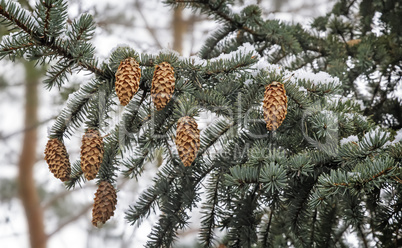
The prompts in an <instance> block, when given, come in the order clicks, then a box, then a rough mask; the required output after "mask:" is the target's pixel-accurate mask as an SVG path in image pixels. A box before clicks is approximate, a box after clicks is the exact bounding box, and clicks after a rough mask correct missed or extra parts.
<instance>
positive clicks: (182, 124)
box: [176, 116, 200, 166]
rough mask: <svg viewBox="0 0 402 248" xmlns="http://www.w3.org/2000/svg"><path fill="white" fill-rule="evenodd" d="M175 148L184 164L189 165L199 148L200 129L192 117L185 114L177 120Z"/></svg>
mask: <svg viewBox="0 0 402 248" xmlns="http://www.w3.org/2000/svg"><path fill="white" fill-rule="evenodd" d="M176 148H177V151H178V152H179V157H180V159H181V161H182V162H183V164H184V166H190V165H191V163H193V161H194V159H195V157H196V156H197V152H198V149H199V148H200V130H198V125H197V123H196V122H195V120H194V118H192V117H190V116H185V117H182V118H180V119H179V120H178V121H177V130H176Z"/></svg>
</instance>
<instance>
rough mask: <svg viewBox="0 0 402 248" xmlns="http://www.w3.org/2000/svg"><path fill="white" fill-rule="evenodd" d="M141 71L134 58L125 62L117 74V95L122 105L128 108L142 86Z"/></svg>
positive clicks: (121, 64)
mask: <svg viewBox="0 0 402 248" xmlns="http://www.w3.org/2000/svg"><path fill="white" fill-rule="evenodd" d="M140 79H141V69H140V65H139V64H138V63H137V61H136V60H135V59H134V58H127V59H125V60H123V61H122V62H121V63H120V65H119V68H118V69H117V72H116V83H115V84H116V87H115V89H116V93H117V96H118V97H119V101H120V103H121V105H123V106H126V105H127V104H128V103H129V102H130V100H131V99H132V98H133V96H134V95H135V94H136V93H137V91H138V88H139V86H140Z"/></svg>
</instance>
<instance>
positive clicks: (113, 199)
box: [92, 181, 117, 227]
mask: <svg viewBox="0 0 402 248" xmlns="http://www.w3.org/2000/svg"><path fill="white" fill-rule="evenodd" d="M116 204H117V194H116V190H115V188H114V187H113V186H112V185H111V184H110V183H109V182H108V181H101V182H100V184H99V186H98V190H97V191H96V193H95V199H94V206H93V209H92V225H94V226H96V227H101V226H102V225H103V224H105V222H106V221H107V220H108V219H110V217H112V216H113V215H114V210H115V209H116Z"/></svg>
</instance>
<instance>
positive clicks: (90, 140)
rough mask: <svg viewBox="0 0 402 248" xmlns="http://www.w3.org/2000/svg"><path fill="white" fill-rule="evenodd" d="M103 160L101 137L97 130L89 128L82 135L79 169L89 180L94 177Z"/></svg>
mask: <svg viewBox="0 0 402 248" xmlns="http://www.w3.org/2000/svg"><path fill="white" fill-rule="evenodd" d="M102 160H103V139H102V137H101V136H100V133H99V131H98V130H94V129H89V130H88V131H86V132H85V134H84V136H82V145H81V169H82V172H84V175H85V178H86V179H87V180H88V181H89V180H92V179H94V178H95V177H96V174H98V171H99V167H100V165H101V163H102Z"/></svg>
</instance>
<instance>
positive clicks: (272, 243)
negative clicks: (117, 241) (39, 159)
mask: <svg viewBox="0 0 402 248" xmlns="http://www.w3.org/2000/svg"><path fill="white" fill-rule="evenodd" d="M166 4H167V5H170V6H178V5H182V6H184V7H188V8H192V9H193V10H194V11H196V12H201V13H204V14H207V15H209V16H210V17H212V18H214V19H215V20H216V21H217V22H220V23H221V27H220V28H219V29H218V30H216V31H215V32H214V33H213V34H212V35H211V36H210V37H209V38H208V39H207V40H206V42H205V45H204V46H203V47H202V49H201V50H200V52H199V54H198V56H197V57H190V58H183V57H180V56H178V55H177V54H176V53H174V52H172V51H165V50H164V51H161V52H160V53H159V54H147V53H138V52H136V51H135V49H134V48H131V47H119V48H117V49H115V50H114V51H113V52H112V53H111V55H110V57H109V59H108V61H105V62H102V63H100V62H99V61H98V60H97V59H96V57H95V54H94V49H95V48H94V47H93V45H92V44H91V38H92V35H93V33H94V30H95V28H96V27H95V25H94V22H93V20H92V17H91V16H90V15H88V14H83V15H81V16H80V17H79V18H77V19H76V20H73V21H72V22H67V8H68V6H67V1H64V0H41V1H38V2H37V4H36V7H35V10H34V12H33V13H31V12H29V11H26V10H24V9H23V8H21V7H20V6H19V5H18V4H17V3H15V2H12V1H7V0H1V2H0V15H1V16H2V18H3V24H6V25H9V26H10V27H11V28H12V29H15V30H17V32H15V33H12V34H11V35H9V36H7V37H3V39H2V42H1V47H0V56H1V57H2V58H4V57H9V58H11V59H15V58H17V57H25V58H26V59H28V60H36V61H38V63H48V62H51V63H50V64H51V66H50V69H49V70H48V72H47V77H46V79H45V80H44V84H45V87H46V88H49V89H51V88H53V87H55V86H57V87H58V88H61V87H63V85H64V84H65V83H66V82H67V81H68V74H69V73H74V72H77V71H80V70H85V71H88V72H90V73H93V79H92V80H91V81H90V82H87V83H83V84H82V85H81V87H80V89H79V90H77V91H76V92H74V93H72V94H71V96H70V97H69V99H68V101H67V103H66V106H65V108H64V109H63V110H62V111H61V113H60V115H59V117H58V118H57V120H56V121H55V123H54V125H53V126H52V128H51V130H50V135H49V140H54V139H57V140H59V141H61V142H55V143H57V144H59V145H58V146H57V147H53V148H52V149H53V150H47V154H50V155H49V157H48V158H47V159H50V160H51V159H52V157H51V156H53V155H52V154H56V155H54V156H55V157H57V159H61V160H63V161H64V160H65V157H64V158H63V157H62V156H66V155H63V154H64V153H57V151H64V148H63V147H62V146H64V145H63V143H62V141H63V139H65V138H69V137H70V136H71V135H73V134H74V133H75V132H76V129H77V128H78V127H80V126H81V125H85V127H86V129H87V132H86V134H85V135H84V136H83V142H84V143H85V144H86V145H85V146H83V148H82V149H83V151H82V152H81V154H82V157H83V158H84V161H85V164H86V165H85V168H87V169H88V170H89V171H90V172H91V175H92V174H93V173H95V174H96V175H97V176H96V180H97V182H98V184H99V188H98V191H97V196H96V197H97V199H96V201H95V206H94V211H93V213H94V216H96V218H95V219H93V223H94V225H95V226H98V227H99V226H101V224H103V223H104V222H106V221H107V219H108V218H109V217H111V216H112V215H113V210H114V207H115V204H116V190H115V188H114V186H113V185H115V181H116V178H117V177H118V176H120V177H122V176H125V177H129V178H133V179H134V178H135V180H141V174H142V172H143V171H144V163H145V162H146V161H147V160H151V159H152V158H153V157H154V156H155V154H156V153H157V152H158V151H160V150H163V156H164V162H163V165H162V166H161V167H160V169H159V172H158V173H157V175H155V178H154V184H153V186H151V187H150V188H148V189H147V190H146V191H145V192H143V194H142V195H141V197H140V198H139V199H138V201H137V202H136V203H135V204H133V205H132V206H130V208H129V210H128V211H127V213H126V219H127V221H128V222H129V223H130V224H141V221H143V220H144V219H146V218H147V217H148V216H149V215H150V214H151V213H152V212H154V211H158V213H160V215H159V220H158V222H157V223H155V225H154V227H153V229H152V232H151V233H150V234H149V241H148V243H147V247H171V246H172V244H173V243H174V241H175V240H176V238H177V232H178V230H180V229H184V228H186V226H187V225H188V221H189V218H190V216H191V211H192V210H193V209H194V208H197V207H198V208H202V220H201V230H200V233H199V241H200V243H201V244H202V246H205V247H213V246H214V245H215V244H217V242H220V243H221V244H224V245H226V246H228V247H288V246H294V247H312V246H317V247H325V246H330V247H347V242H346V241H345V237H346V235H347V231H352V232H353V233H355V234H356V236H357V237H358V238H359V240H360V242H361V246H362V247H372V246H377V247H399V246H401V245H402V233H401V228H400V226H401V223H402V215H401V208H402V202H401V188H402V173H401V170H402V169H401V161H402V143H401V142H400V140H401V139H402V133H401V131H400V130H399V131H397V132H395V131H396V129H398V128H400V125H401V123H402V122H401V118H400V114H401V111H400V109H401V106H400V102H398V101H397V100H393V99H392V98H390V96H392V93H394V91H395V88H396V86H397V85H398V83H399V81H400V77H401V76H402V74H401V57H402V49H401V47H400V45H398V44H400V41H401V27H400V25H398V24H399V19H398V18H399V16H400V14H401V12H402V9H401V8H402V6H401V5H400V4H399V3H398V2H397V1H391V0H386V1H367V0H363V1H360V2H359V1H344V0H341V1H339V2H338V3H336V4H335V6H334V8H333V10H332V11H331V12H330V13H329V14H328V15H326V16H324V17H319V18H316V19H315V20H314V22H313V23H312V25H311V30H305V29H303V28H302V26H301V25H297V24H296V25H293V24H285V23H282V22H279V21H276V20H266V19H264V18H263V17H262V16H261V10H260V9H259V7H258V6H257V5H248V6H245V7H244V8H243V10H242V11H240V12H234V11H232V8H231V7H232V6H233V4H234V1H225V0H191V1H182V0H167V1H166ZM373 26H376V27H378V28H379V31H378V32H379V33H375V32H374V31H373V30H372V27H373ZM129 58H130V59H129ZM127 59H128V60H127ZM125 61H128V62H125ZM122 62H124V63H122ZM122 65H124V66H122ZM299 68H304V69H309V70H312V71H313V72H315V74H314V73H312V72H307V71H306V70H302V69H299ZM323 71H327V72H328V73H329V74H328V73H326V72H323ZM331 75H332V76H331ZM333 76H336V77H333ZM358 79H365V80H367V82H368V83H369V84H370V86H372V87H373V89H374V90H373V92H372V99H366V98H362V96H361V95H360V94H359V92H358V91H357V90H356V89H355V87H356V80H358ZM117 81H119V90H118V92H117V93H116V90H115V83H116V85H117ZM384 83H386V84H385V87H383V86H384ZM264 91H265V93H264ZM117 95H118V96H119V98H120V97H121V95H124V99H126V98H127V97H129V98H130V99H131V100H130V101H129V102H128V104H127V105H126V106H125V107H124V113H123V114H122V118H121V121H120V122H119V123H117V124H114V126H113V127H112V128H109V130H111V131H110V132H109V133H105V131H104V127H105V125H107V124H112V121H111V118H112V116H113V114H114V113H115V110H116V105H117V104H120V102H119V98H118V97H117ZM359 99H363V100H364V101H365V102H364V103H365V106H366V108H362V106H361V104H360V103H359V101H357V100H359ZM263 102H264V104H263ZM379 110H380V111H379ZM200 113H207V114H210V115H214V116H216V120H215V121H214V122H213V123H212V124H210V125H209V126H207V127H205V128H203V129H202V130H201V133H200V134H199V131H198V127H197V123H196V120H197V119H198V116H200ZM368 115H373V117H374V119H372V118H370V117H369V116H368ZM384 117H386V118H387V119H386V120H388V122H383V121H384V120H385V119H384ZM373 120H374V121H373ZM376 122H378V123H383V124H387V125H388V126H385V125H378V124H376ZM386 128H389V129H386ZM176 129H180V131H178V132H177V133H178V134H177V136H176ZM98 131H99V132H100V133H99V132H98ZM179 133H180V134H179ZM178 139H179V140H178ZM60 144H61V145H60ZM175 144H176V147H175ZM91 147H92V148H91ZM91 149H92V150H91ZM67 151H68V147H67ZM179 155H180V156H179ZM67 158H68V157H67ZM184 162H185V163H184ZM66 164H68V163H60V166H66ZM56 165H57V163H56ZM185 165H186V166H185ZM56 167H57V166H54V168H53V169H55V170H56V169H57V168H56ZM71 167H72V168H71V175H70V177H69V180H67V182H65V184H66V187H67V188H68V189H70V188H73V187H75V186H76V185H77V184H79V183H82V182H84V181H86V180H90V179H92V177H85V176H84V174H83V171H82V169H81V163H80V161H76V162H74V163H72V165H71ZM61 169H65V168H61ZM85 178H87V179H85ZM63 180H64V178H63ZM117 197H118V194H117ZM218 229H221V230H223V231H224V233H225V237H224V238H223V239H222V240H220V239H219V237H217V236H216V235H215V233H216V231H217V230H218Z"/></svg>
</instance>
